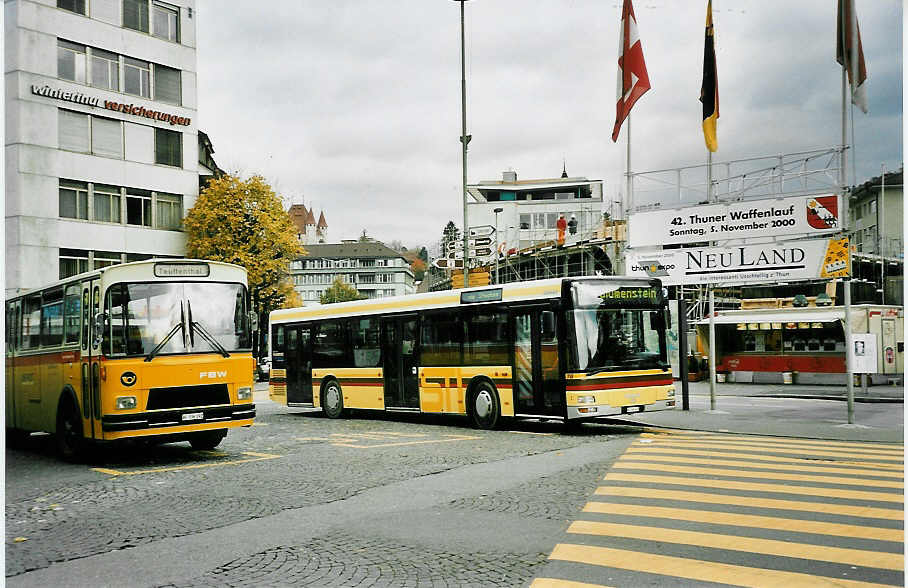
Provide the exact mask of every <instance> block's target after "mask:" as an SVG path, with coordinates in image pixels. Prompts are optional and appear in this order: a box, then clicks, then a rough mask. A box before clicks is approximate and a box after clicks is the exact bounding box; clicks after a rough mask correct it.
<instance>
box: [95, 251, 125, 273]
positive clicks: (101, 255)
mask: <svg viewBox="0 0 908 588" xmlns="http://www.w3.org/2000/svg"><path fill="white" fill-rule="evenodd" d="M118 263H123V259H122V256H121V255H120V254H119V253H113V252H110V251H95V255H94V263H93V264H92V265H94V268H93V269H100V268H102V267H109V266H112V265H117V264H118Z"/></svg>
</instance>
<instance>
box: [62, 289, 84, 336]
mask: <svg viewBox="0 0 908 588" xmlns="http://www.w3.org/2000/svg"><path fill="white" fill-rule="evenodd" d="M79 290H80V286H79V284H70V285H69V286H67V287H66V294H65V295H64V297H63V342H64V343H78V342H79V329H80V328H81V324H80V322H81V319H82V306H81V304H80V303H81V301H82V293H81V292H79Z"/></svg>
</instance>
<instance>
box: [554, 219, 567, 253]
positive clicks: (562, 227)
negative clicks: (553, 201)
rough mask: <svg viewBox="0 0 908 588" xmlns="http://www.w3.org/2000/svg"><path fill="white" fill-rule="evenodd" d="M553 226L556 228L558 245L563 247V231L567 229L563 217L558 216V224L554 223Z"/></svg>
mask: <svg viewBox="0 0 908 588" xmlns="http://www.w3.org/2000/svg"><path fill="white" fill-rule="evenodd" d="M555 226H556V227H558V245H559V246H561V245H564V231H565V230H566V229H567V221H566V220H564V215H563V214H561V215H558V222H557V223H555Z"/></svg>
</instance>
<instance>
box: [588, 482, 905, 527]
mask: <svg viewBox="0 0 908 588" xmlns="http://www.w3.org/2000/svg"><path fill="white" fill-rule="evenodd" d="M596 494H597V495H598V496H620V497H624V498H647V499H654V500H671V501H672V502H676V501H686V502H703V503H706V504H728V505H733V506H748V507H753V508H775V509H779V510H800V511H805V512H823V513H829V512H834V513H835V514H837V515H843V516H850V517H859V518H866V519H886V520H892V521H902V520H904V519H905V511H904V510H902V509H900V508H899V509H896V508H878V507H873V506H853V505H850V504H835V503H829V502H801V501H797V500H780V499H778V498H755V497H753V496H733V495H730V494H711V493H708V492H685V491H682V490H661V489H657V488H643V487H628V486H602V487H599V488H597V489H596Z"/></svg>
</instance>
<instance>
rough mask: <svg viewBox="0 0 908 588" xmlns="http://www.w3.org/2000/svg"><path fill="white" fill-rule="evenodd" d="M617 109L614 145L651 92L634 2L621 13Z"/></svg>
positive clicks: (627, 0) (628, 1) (626, 5)
mask: <svg viewBox="0 0 908 588" xmlns="http://www.w3.org/2000/svg"><path fill="white" fill-rule="evenodd" d="M618 51H620V52H621V53H620V54H619V55H618V106H617V109H616V110H617V111H616V113H615V129H614V130H613V131H612V141H617V140H618V133H619V132H620V131H621V124H622V123H623V122H624V119H626V118H627V115H628V114H630V112H631V108H633V106H634V103H635V102H637V99H638V98H640V97H641V96H643V95H644V94H645V93H646V91H647V90H649V89H650V85H649V75H647V73H646V63H645V62H644V61H643V44H642V43H641V42H640V36H639V35H638V34H637V17H635V16H634V7H633V6H632V5H631V0H624V10H623V11H622V12H621V34H619V35H618Z"/></svg>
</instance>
